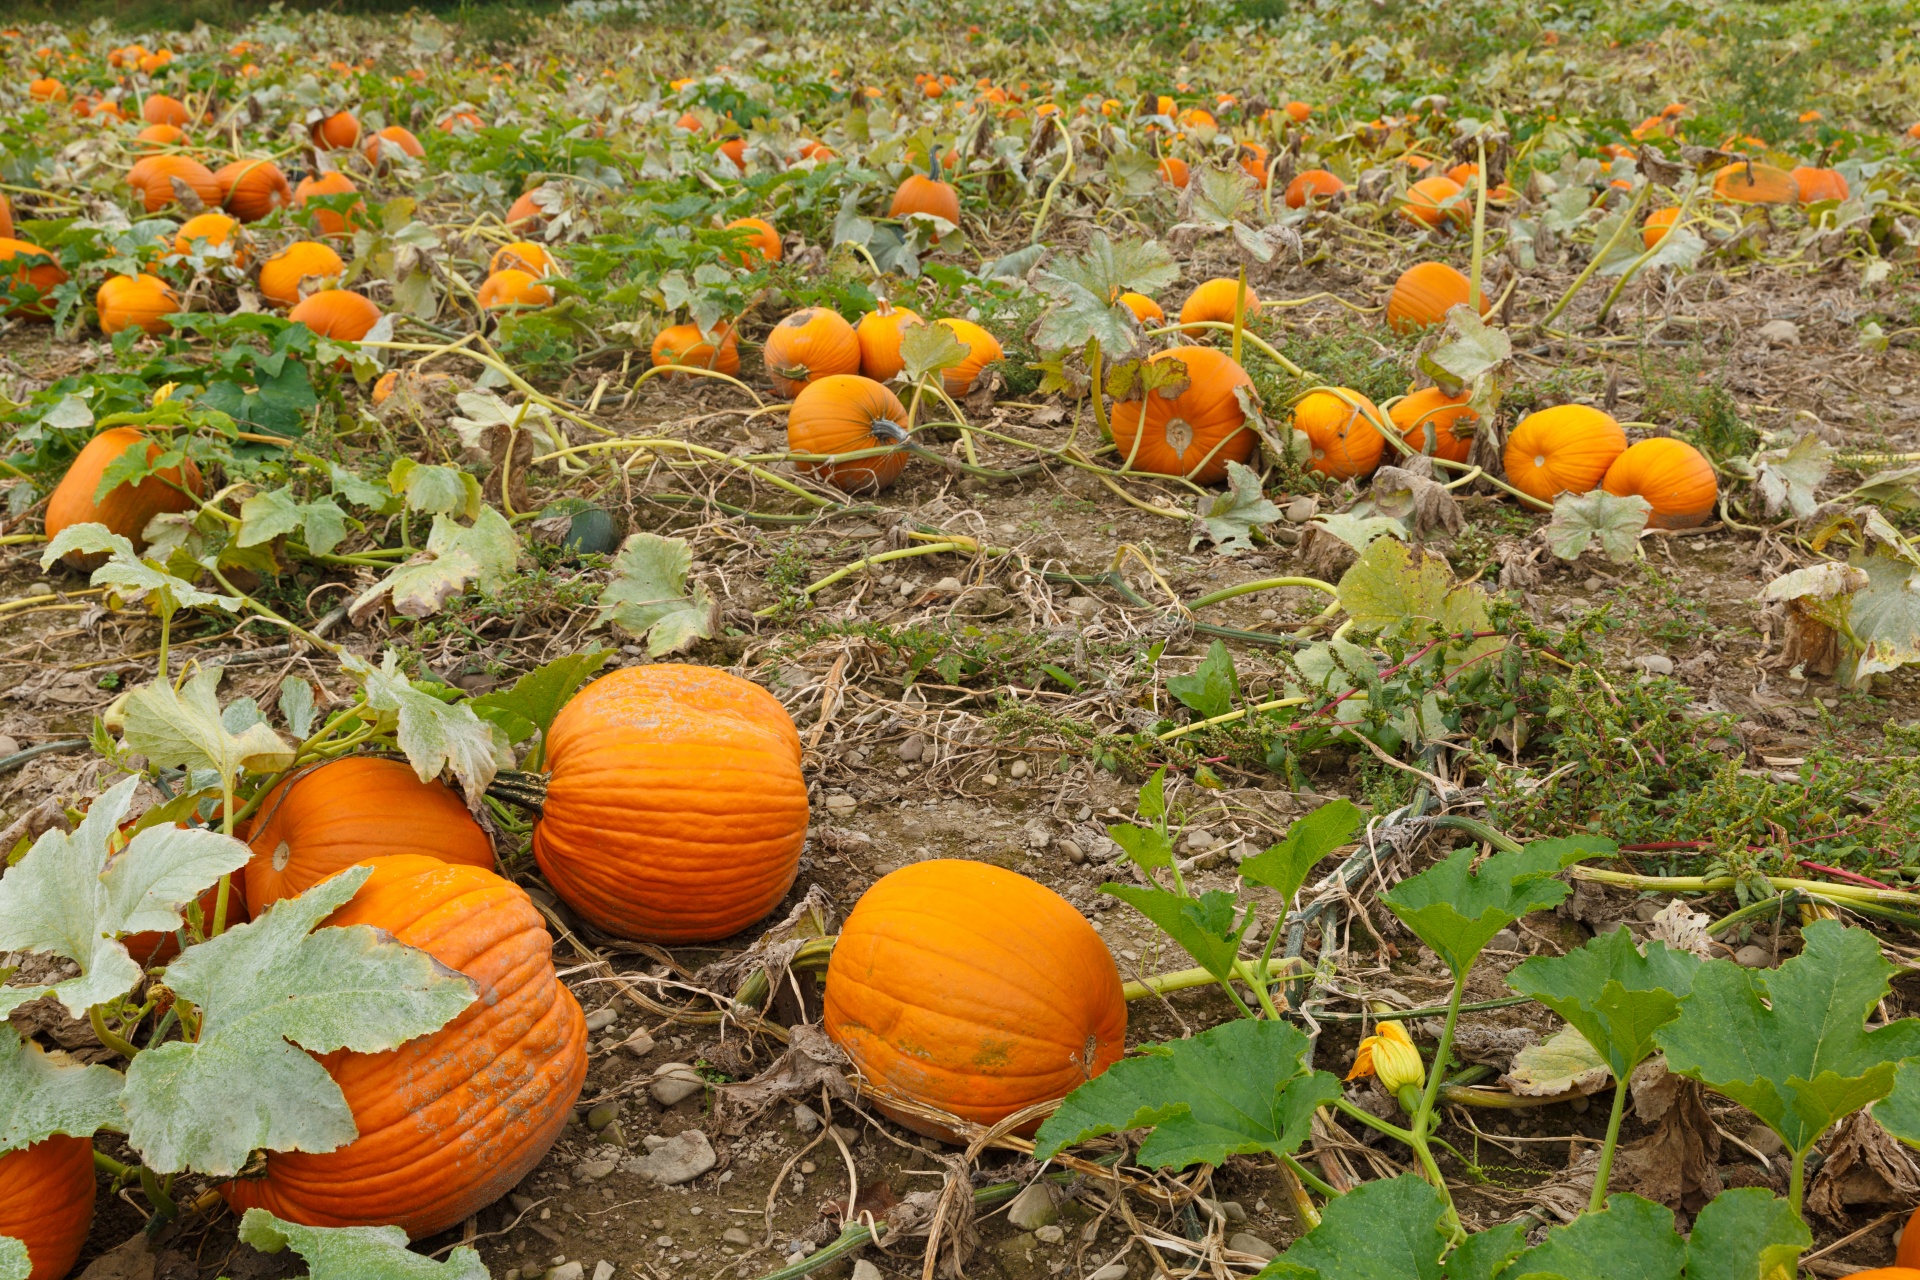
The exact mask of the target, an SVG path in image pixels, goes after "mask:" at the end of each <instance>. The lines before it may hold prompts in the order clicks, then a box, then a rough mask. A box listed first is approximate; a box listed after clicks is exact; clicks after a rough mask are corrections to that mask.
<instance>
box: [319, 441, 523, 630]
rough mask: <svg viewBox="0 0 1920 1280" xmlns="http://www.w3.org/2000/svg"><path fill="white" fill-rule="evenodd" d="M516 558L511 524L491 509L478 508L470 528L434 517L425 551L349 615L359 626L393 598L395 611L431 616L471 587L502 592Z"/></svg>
mask: <svg viewBox="0 0 1920 1280" xmlns="http://www.w3.org/2000/svg"><path fill="white" fill-rule="evenodd" d="M461 474H463V475H464V474H466V473H465V472H462V473H461ZM519 559H520V541H519V539H518V538H517V537H515V536H514V532H513V526H512V525H510V524H508V523H507V518H506V517H505V516H503V515H501V514H500V513H499V512H498V511H495V510H494V509H493V508H492V507H482V508H480V514H479V515H478V516H477V517H476V518H475V519H474V522H473V523H472V524H471V525H463V524H461V523H460V522H459V521H457V520H455V519H453V517H451V516H446V515H436V516H435V517H434V518H433V529H432V531H431V532H429V533H428V534H427V545H426V547H425V548H424V549H423V550H421V552H420V553H419V554H418V555H415V556H413V557H411V558H409V559H408V560H407V561H406V562H405V563H403V564H399V565H396V566H394V569H393V572H391V573H389V574H388V575H387V576H386V577H385V578H382V579H381V580H380V581H379V582H377V583H375V584H374V585H373V586H371V587H369V588H368V589H367V590H365V591H363V592H361V593H360V595H359V596H358V597H357V598H355V600H354V601H353V603H352V604H351V605H349V606H348V608H347V612H348V616H349V617H351V618H352V619H353V621H354V622H355V623H356V624H357V623H359V622H362V621H364V620H365V619H366V618H367V617H368V616H369V615H370V614H371V613H372V612H373V611H374V609H375V608H376V607H377V606H378V605H379V604H380V602H381V601H382V600H391V601H392V602H393V608H394V611H395V612H396V613H400V614H403V615H405V616H406V617H409V618H425V617H430V616H431V615H433V614H434V613H437V612H439V610H440V607H441V606H442V605H444V604H446V602H447V601H448V600H450V599H452V598H453V597H454V596H456V595H459V594H460V593H461V592H463V591H465V590H467V588H469V587H478V588H479V589H480V590H482V591H488V592H495V591H498V590H500V588H501V587H503V586H505V585H506V581H507V578H508V577H509V575H511V574H512V573H513V569H514V565H515V564H516V563H518V561H519Z"/></svg>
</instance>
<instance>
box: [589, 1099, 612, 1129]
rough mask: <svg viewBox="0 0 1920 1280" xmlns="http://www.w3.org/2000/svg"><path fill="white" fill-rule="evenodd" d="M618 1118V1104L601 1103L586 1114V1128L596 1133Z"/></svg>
mask: <svg viewBox="0 0 1920 1280" xmlns="http://www.w3.org/2000/svg"><path fill="white" fill-rule="evenodd" d="M619 1118H620V1104H619V1103H617V1102H603V1103H601V1104H600V1105H599V1106H597V1107H595V1108H594V1109H593V1110H591V1111H589V1112H587V1128H589V1129H591V1130H593V1131H594V1132H595V1133H598V1132H600V1131H601V1130H602V1129H604V1128H606V1127H607V1126H608V1125H610V1124H612V1123H613V1122H614V1121H615V1120H618V1119H619Z"/></svg>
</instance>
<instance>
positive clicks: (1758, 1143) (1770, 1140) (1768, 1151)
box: [1747, 1124, 1784, 1157]
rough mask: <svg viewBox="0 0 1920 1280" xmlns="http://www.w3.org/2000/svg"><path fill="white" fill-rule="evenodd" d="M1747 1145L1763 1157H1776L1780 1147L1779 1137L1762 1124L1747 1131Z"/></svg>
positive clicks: (1781, 1144)
mask: <svg viewBox="0 0 1920 1280" xmlns="http://www.w3.org/2000/svg"><path fill="white" fill-rule="evenodd" d="M1747 1145H1748V1146H1750V1147H1752V1148H1753V1149H1754V1150H1755V1151H1758V1152H1759V1153H1760V1154H1761V1155H1763V1156H1768V1157H1772V1156H1775V1155H1778V1154H1779V1153H1780V1150H1781V1148H1782V1146H1783V1145H1784V1144H1783V1143H1782V1142H1781V1141H1780V1135H1779V1134H1777V1133H1775V1132H1774V1131H1773V1130H1771V1129H1769V1128H1767V1126H1765V1125H1763V1124H1757V1125H1755V1126H1753V1128H1751V1129H1749V1130H1747Z"/></svg>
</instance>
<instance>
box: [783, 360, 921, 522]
mask: <svg viewBox="0 0 1920 1280" xmlns="http://www.w3.org/2000/svg"><path fill="white" fill-rule="evenodd" d="M906 428H907V411H906V409H905V408H903V407H902V406H901V404H900V401H899V399H898V398H897V397H895V395H894V394H893V392H891V391H889V390H887V388H885V387H883V386H881V385H880V384H879V383H878V382H875V381H874V380H873V379H872V378H863V377H861V376H860V375H859V374H848V373H842V374H834V375H832V376H831V377H826V378H822V379H820V380H819V381H818V382H815V383H812V384H811V385H809V386H807V387H804V388H802V390H801V392H800V395H799V396H798V397H797V398H796V399H795V400H794V402H793V408H792V409H791V410H790V411H789V412H788V413H787V447H788V448H789V449H790V450H792V451H793V452H794V453H853V452H855V451H857V450H860V449H874V448H878V447H880V446H881V445H885V444H898V443H900V442H901V441H902V440H905V439H906V435H907V431H906ZM799 465H800V468H801V470H803V471H806V472H808V473H810V474H812V475H816V476H821V477H823V478H824V479H825V480H826V481H827V482H828V483H829V484H832V485H834V486H835V487H836V488H840V489H845V490H847V491H848V492H849V493H852V492H871V491H877V490H880V489H885V488H887V487H888V486H889V485H891V484H892V483H893V482H894V481H895V480H898V479H899V478H900V473H901V472H902V471H903V470H905V469H906V465H907V452H906V450H904V449H895V450H893V451H892V452H890V453H883V454H878V455H876V456H874V457H871V458H854V459H852V460H850V461H847V462H803V463H801V464H799Z"/></svg>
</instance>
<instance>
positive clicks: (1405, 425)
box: [1388, 387, 1480, 462]
mask: <svg viewBox="0 0 1920 1280" xmlns="http://www.w3.org/2000/svg"><path fill="white" fill-rule="evenodd" d="M1388 416H1389V417H1391V418H1392V419H1393V425H1394V426H1395V427H1397V428H1399V430H1400V436H1401V438H1402V439H1404V440H1405V441H1406V442H1407V445H1408V447H1409V448H1411V449H1412V450H1413V451H1414V452H1415V453H1425V452H1426V451H1427V436H1428V434H1429V433H1431V434H1432V436H1433V456H1434V457H1436V458H1445V459H1446V460H1447V461H1449V462H1465V461H1466V460H1467V454H1468V453H1470V452H1471V451H1472V449H1473V436H1472V434H1471V433H1468V434H1465V435H1456V434H1454V430H1453V428H1454V424H1455V423H1462V422H1464V423H1466V424H1468V425H1472V424H1474V423H1477V422H1479V421H1480V415H1479V414H1477V413H1475V412H1474V411H1473V410H1471V409H1469V408H1467V394H1466V393H1465V392H1464V391H1463V392H1461V393H1460V394H1459V395H1457V396H1450V395H1448V394H1447V393H1446V392H1444V391H1442V390H1441V389H1440V388H1438V387H1422V388H1421V389H1420V390H1418V391H1410V392H1408V393H1407V394H1406V395H1404V396H1402V397H1401V398H1400V399H1399V400H1397V401H1395V402H1394V406H1393V408H1392V409H1391V410H1390V411H1389V414H1388Z"/></svg>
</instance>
